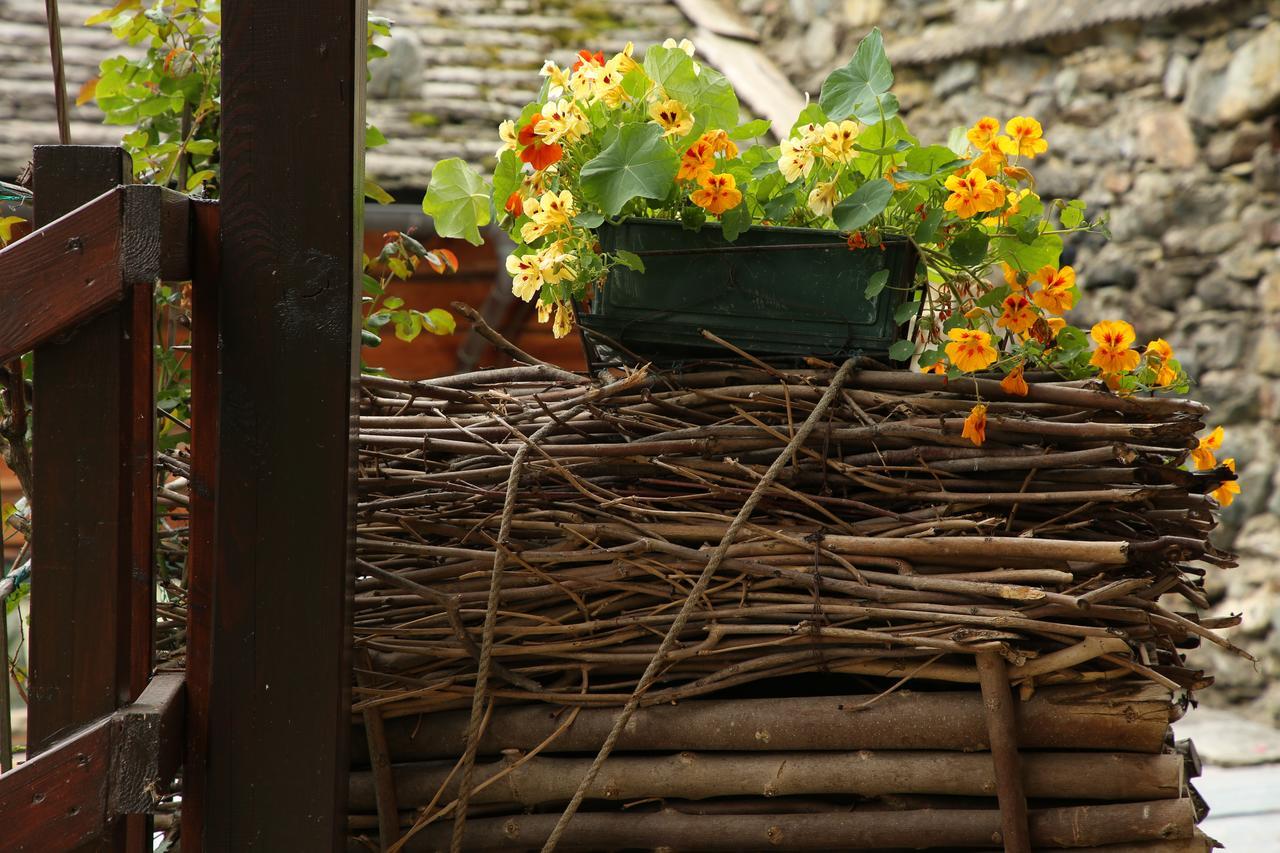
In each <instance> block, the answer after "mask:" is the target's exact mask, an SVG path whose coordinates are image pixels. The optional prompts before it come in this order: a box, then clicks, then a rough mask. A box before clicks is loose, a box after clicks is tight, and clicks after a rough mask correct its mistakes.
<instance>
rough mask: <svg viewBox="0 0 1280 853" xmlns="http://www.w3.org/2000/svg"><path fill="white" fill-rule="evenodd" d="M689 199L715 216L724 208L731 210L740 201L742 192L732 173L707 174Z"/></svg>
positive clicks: (722, 211) (724, 209)
mask: <svg viewBox="0 0 1280 853" xmlns="http://www.w3.org/2000/svg"><path fill="white" fill-rule="evenodd" d="M689 200H690V201H692V202H693V203H694V204H696V205H697V206H698V207H701V208H704V209H705V210H706V211H707V212H708V213H713V214H715V215H716V216H719V215H720V214H722V213H724V212H725V211H726V210H732V209H733V208H735V207H737V206H738V205H739V204H741V203H742V192H741V191H740V190H739V189H738V182H737V181H736V180H734V177H733V175H730V174H728V173H725V174H721V175H714V174H713V175H707V176H706V177H705V178H704V179H703V180H702V188H701V189H699V190H695V191H694V192H693V194H692V195H690V196H689Z"/></svg>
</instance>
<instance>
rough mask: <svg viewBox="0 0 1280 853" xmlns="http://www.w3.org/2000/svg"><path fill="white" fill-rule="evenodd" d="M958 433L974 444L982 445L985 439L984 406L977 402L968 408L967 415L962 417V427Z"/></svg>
mask: <svg viewBox="0 0 1280 853" xmlns="http://www.w3.org/2000/svg"><path fill="white" fill-rule="evenodd" d="M960 435H961V436H962V437H964V438H967V439H969V440H970V441H972V442H973V443H974V445H975V446H977V447H981V446H982V443H983V442H984V441H986V440H987V407H986V406H984V405H983V404H981V403H979V404H978V405H976V406H974V407H973V409H971V410H970V412H969V417H967V418H965V419H964V429H963V430H962V431H961V432H960Z"/></svg>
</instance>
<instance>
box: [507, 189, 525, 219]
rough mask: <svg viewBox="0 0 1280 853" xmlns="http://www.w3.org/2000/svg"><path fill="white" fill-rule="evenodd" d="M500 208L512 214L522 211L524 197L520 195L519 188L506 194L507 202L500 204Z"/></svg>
mask: <svg viewBox="0 0 1280 853" xmlns="http://www.w3.org/2000/svg"><path fill="white" fill-rule="evenodd" d="M502 209H503V210H505V211H506V212H507V213H510V214H511V215H512V216H519V215H520V214H522V213H524V199H522V198H521V197H520V192H519V190H517V191H516V192H513V193H512V194H511V195H509V196H507V203H506V204H504V205H503V206H502Z"/></svg>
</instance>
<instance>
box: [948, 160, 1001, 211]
mask: <svg viewBox="0 0 1280 853" xmlns="http://www.w3.org/2000/svg"><path fill="white" fill-rule="evenodd" d="M946 187H947V189H949V190H951V195H950V197H948V198H947V201H946V204H944V205H943V208H945V209H946V210H950V211H954V212H955V214H956V215H957V216H959V217H960V218H961V219H968V218H969V217H971V216H974V215H976V214H979V213H985V212H986V211H988V210H994V209H995V208H997V207H999V206H1000V205H1001V204H1003V203H1004V187H1002V186H1001V185H1000V184H998V183H996V182H995V181H988V180H987V176H986V175H984V174H982V170H981V169H972V170H970V171H969V174H968V175H966V176H964V177H961V176H959V175H952V176H951V177H949V178H947V182H946Z"/></svg>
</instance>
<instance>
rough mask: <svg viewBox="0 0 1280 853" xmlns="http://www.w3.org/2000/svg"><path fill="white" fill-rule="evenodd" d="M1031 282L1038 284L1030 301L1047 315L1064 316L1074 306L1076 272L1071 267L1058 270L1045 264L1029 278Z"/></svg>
mask: <svg viewBox="0 0 1280 853" xmlns="http://www.w3.org/2000/svg"><path fill="white" fill-rule="evenodd" d="M1031 281H1032V282H1033V283H1035V282H1038V283H1039V284H1040V289H1039V290H1037V291H1036V292H1035V293H1034V294H1032V296H1031V301H1032V302H1034V303H1035V304H1037V305H1039V306H1040V307H1041V308H1043V309H1044V310H1046V311H1048V312H1049V313H1051V314H1065V313H1067V312H1068V311H1070V310H1071V309H1072V308H1073V307H1074V306H1075V304H1076V295H1075V286H1076V271H1075V269H1073V268H1072V267H1063V268H1062V269H1058V268H1056V267H1053V266H1050V265H1048V264H1046V265H1044V266H1042V267H1041V268H1040V269H1039V271H1038V272H1036V274H1035V275H1034V276H1032V277H1031Z"/></svg>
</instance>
